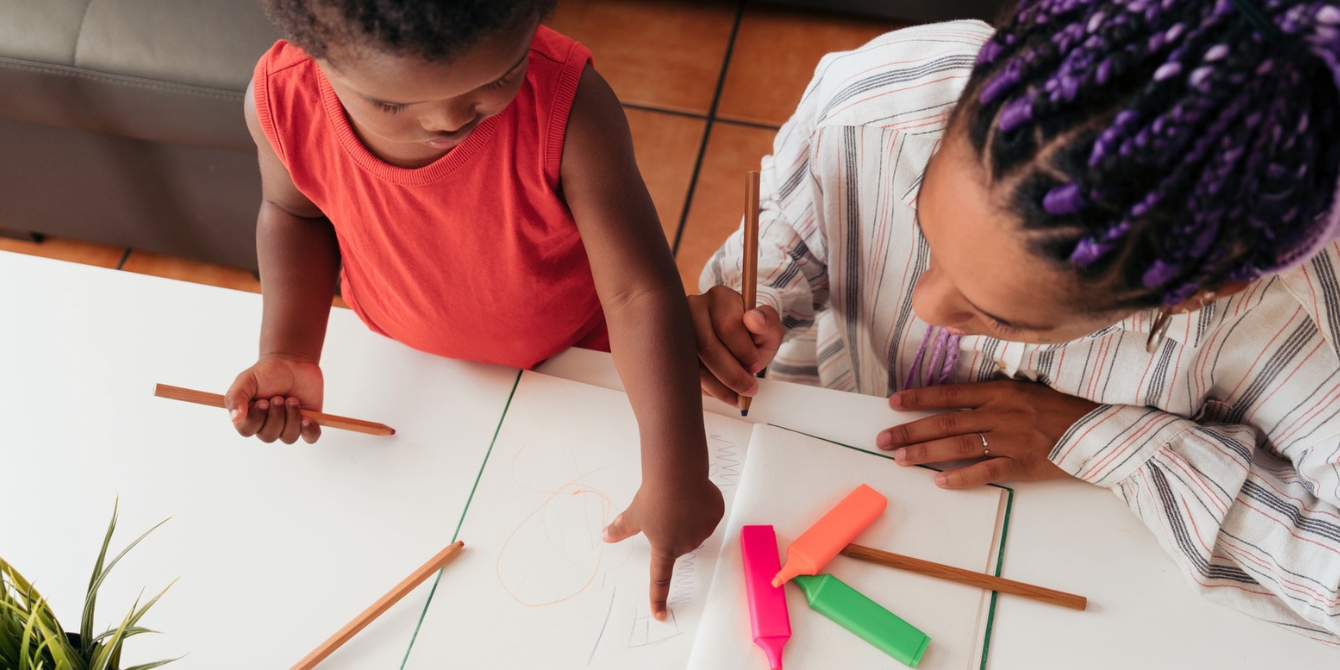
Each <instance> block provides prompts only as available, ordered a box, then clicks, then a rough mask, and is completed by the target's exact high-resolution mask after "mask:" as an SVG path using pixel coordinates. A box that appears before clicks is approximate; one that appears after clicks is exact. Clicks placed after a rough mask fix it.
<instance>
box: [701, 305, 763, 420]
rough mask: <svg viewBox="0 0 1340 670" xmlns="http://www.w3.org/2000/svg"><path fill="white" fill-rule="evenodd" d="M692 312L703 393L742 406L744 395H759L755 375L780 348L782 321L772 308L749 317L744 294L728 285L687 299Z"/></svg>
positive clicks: (761, 306) (751, 314) (750, 311)
mask: <svg viewBox="0 0 1340 670" xmlns="http://www.w3.org/2000/svg"><path fill="white" fill-rule="evenodd" d="M689 311H690V312H692V314H693V331H694V335H695V336H696V337H697V340H698V380H699V382H700V383H701V384H702V388H703V394H704V395H710V396H712V397H713V398H716V399H717V400H720V401H721V402H724V403H726V404H728V405H733V406H736V407H738V406H739V404H740V396H742V395H744V396H753V395H754V394H755V393H757V392H758V379H756V378H755V377H754V375H756V374H758V371H759V370H762V369H763V368H765V367H767V366H768V363H771V362H772V357H773V356H776V355H777V348H778V347H780V346H781V345H782V334H783V330H782V319H781V317H779V316H778V315H777V310H775V309H773V308H772V307H770V306H768V305H760V306H758V307H755V308H754V309H751V310H749V311H748V312H746V311H745V310H744V303H743V301H742V300H741V297H740V294H739V293H738V292H736V291H735V290H733V289H729V288H726V287H725V286H713V287H712V288H711V289H709V290H708V291H707V293H704V294H702V295H691V296H689Z"/></svg>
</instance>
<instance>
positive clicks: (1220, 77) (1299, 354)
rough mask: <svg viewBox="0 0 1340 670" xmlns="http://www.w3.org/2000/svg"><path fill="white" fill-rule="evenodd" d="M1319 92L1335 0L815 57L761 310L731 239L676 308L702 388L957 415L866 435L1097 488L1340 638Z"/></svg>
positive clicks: (778, 209)
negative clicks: (877, 401) (780, 383)
mask: <svg viewBox="0 0 1340 670" xmlns="http://www.w3.org/2000/svg"><path fill="white" fill-rule="evenodd" d="M1249 2H1254V3H1257V4H1256V5H1255V7H1254V10H1253V7H1252V6H1249V5H1246V4H1245V3H1249ZM1235 3H1236V6H1235ZM1244 8H1245V9H1244ZM1337 85H1340V8H1338V7H1337V5H1336V3H1335V0H1324V1H1322V2H1315V1H1312V0H1234V1H1233V2H1230V1H1229V0H1087V1H1085V0H1023V2H1021V3H1020V5H1019V6H1018V7H1017V8H1016V10H1015V14H1014V16H1013V18H1012V20H1011V21H1010V22H1008V23H1007V24H1006V25H1005V26H1004V27H1002V28H1001V29H1000V31H999V32H995V33H994V35H993V31H991V30H990V29H989V28H988V27H987V26H986V25H984V24H980V23H975V22H959V23H947V24H942V25H934V26H923V27H918V28H911V29H907V30H903V31H899V32H896V33H891V34H889V35H886V36H884V37H882V38H879V39H877V40H875V41H873V42H871V43H870V44H869V45H867V46H865V47H863V48H861V49H860V50H857V51H854V52H851V53H846V54H835V55H831V56H829V57H827V58H826V59H825V60H824V61H823V63H821V64H820V66H819V69H818V74H817V75H816V77H815V79H814V81H813V82H812V83H811V84H810V87H809V90H808V91H807V92H806V94H805V98H804V100H803V101H802V103H801V105H800V108H799V109H798V110H797V111H796V114H795V116H793V117H792V118H791V120H790V121H789V122H788V123H787V124H786V125H785V126H783V128H782V129H781V131H780V132H779V133H778V136H777V141H776V144H775V146H774V154H773V155H772V156H770V157H768V158H765V159H764V161H763V170H762V178H763V187H762V191H763V194H764V196H763V205H764V209H763V215H762V240H761V242H760V245H759V246H760V249H761V262H760V266H759V273H758V276H759V279H760V284H761V285H760V287H759V299H760V301H759V302H760V306H759V307H758V308H757V309H753V310H750V311H749V312H748V313H742V312H743V310H742V308H741V306H740V304H739V302H740V299H739V295H738V293H736V292H735V291H734V290H732V289H731V288H727V286H730V287H738V286H739V282H740V278H739V277H740V271H739V266H740V259H741V245H740V238H739V236H738V235H737V236H736V237H733V238H732V239H731V240H729V241H728V242H727V244H726V245H725V246H724V247H723V248H722V249H721V251H720V252H718V254H717V256H716V257H715V258H714V259H713V260H712V261H711V262H710V263H709V265H708V267H707V268H706V269H705V271H704V273H703V276H702V286H703V288H704V289H705V291H706V292H705V294H704V295H702V296H697V297H695V298H694V299H693V302H692V304H691V309H692V310H693V312H694V316H695V321H696V322H697V323H698V328H699V330H698V332H699V333H704V332H705V333H708V334H709V338H704V339H706V340H707V341H706V342H702V343H700V345H699V346H700V351H701V352H702V355H701V358H702V364H703V366H704V373H703V376H702V386H703V389H704V390H705V391H706V392H709V393H711V394H712V395H715V396H717V397H720V398H722V399H725V400H727V401H733V400H735V399H736V397H737V394H745V395H749V394H751V393H753V392H754V391H755V389H756V384H755V383H754V382H753V379H752V376H751V375H750V374H749V373H748V371H752V370H756V369H759V368H761V367H762V366H763V365H765V364H768V363H771V367H770V368H769V376H771V377H778V378H784V379H796V380H806V381H810V382H813V383H821V384H823V385H825V386H829V387H832V388H840V389H845V390H851V391H857V392H861V393H870V394H880V395H888V394H893V395H892V397H891V398H890V405H891V406H892V407H893V408H895V409H916V410H923V409H939V410H947V409H963V410H966V411H959V412H951V413H945V414H939V415H937V416H934V417H931V418H929V419H923V420H920V421H914V422H911V423H908V424H904V425H901V426H897V427H894V428H891V429H889V430H886V431H884V432H882V433H881V434H880V435H878V436H872V441H873V442H875V443H876V444H878V445H879V446H880V447H882V448H884V449H892V450H894V455H895V458H896V460H897V462H898V463H900V464H903V465H909V464H919V463H928V462H942V461H950V460H957V459H963V458H972V459H974V462H973V463H972V464H969V465H966V466H964V467H961V468H958V469H954V470H949V471H946V472H944V473H942V474H940V475H938V476H937V482H938V483H939V484H940V485H942V486H946V487H964V486H975V485H980V484H984V483H987V482H993V481H1000V480H1035V479H1045V478H1051V477H1061V476H1066V475H1070V476H1075V477H1078V478H1080V479H1083V480H1085V481H1088V482H1091V483H1094V484H1097V485H1101V486H1107V487H1110V488H1112V489H1113V490H1114V492H1115V493H1116V494H1117V495H1119V496H1120V497H1121V498H1122V499H1123V500H1124V501H1126V502H1127V503H1128V504H1129V505H1130V507H1131V509H1132V510H1133V511H1134V512H1135V514H1137V515H1138V516H1139V517H1140V518H1141V519H1142V520H1143V521H1144V522H1145V524H1146V525H1148V527H1149V528H1150V529H1151V530H1152V531H1153V532H1154V534H1155V535H1156V536H1157V538H1158V540H1159V542H1160V543H1161V544H1162V545H1163V547H1164V548H1165V549H1166V550H1167V551H1168V553H1169V554H1170V555H1171V556H1172V557H1173V558H1174V559H1175V560H1176V561H1177V562H1178V564H1179V565H1180V567H1181V569H1182V570H1183V571H1184V573H1185V574H1186V576H1187V577H1188V579H1189V581H1191V583H1192V584H1193V585H1194V586H1195V588H1197V589H1198V590H1199V591H1200V592H1202V593H1203V594H1205V595H1206V596H1207V597H1209V598H1212V599H1214V600H1216V601H1218V602H1221V603H1224V604H1227V605H1230V606H1232V607H1236V608H1239V609H1241V610H1244V611H1246V612H1248V613H1251V614H1253V615H1255V616H1258V617H1261V618H1264V619H1267V620H1270V621H1274V622H1278V623H1280V624H1282V625H1285V626H1287V627H1289V628H1290V629H1291V630H1295V631H1298V632H1301V633H1303V634H1305V635H1308V636H1311V637H1313V638H1315V639H1318V640H1322V641H1325V642H1328V643H1332V644H1335V643H1337V642H1340V412H1337V411H1336V409H1337V402H1340V281H1338V280H1337V274H1338V273H1340V245H1337V244H1335V243H1334V242H1333V240H1334V239H1335V237H1336V234H1337V227H1338V226H1340V207H1338V206H1337V196H1336V190H1337V183H1338V182H1340V117H1338V116H1337V115H1338V114H1340V93H1338V92H1337ZM711 334H714V335H715V338H716V341H713V340H711V339H710V336H711ZM783 340H785V342H783ZM779 347H780V349H779ZM722 352H728V353H724V354H723V353H722ZM731 354H733V355H731ZM774 354H775V358H774ZM991 380H1001V381H991ZM946 382H955V383H946ZM966 382H975V383H966Z"/></svg>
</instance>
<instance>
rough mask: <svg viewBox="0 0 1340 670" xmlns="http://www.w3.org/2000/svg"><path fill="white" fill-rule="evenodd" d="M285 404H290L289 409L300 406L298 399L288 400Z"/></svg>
mask: <svg viewBox="0 0 1340 670" xmlns="http://www.w3.org/2000/svg"><path fill="white" fill-rule="evenodd" d="M285 402H287V403H288V406H289V407H297V406H298V399H297V398H289V399H288V400H287V401H285Z"/></svg>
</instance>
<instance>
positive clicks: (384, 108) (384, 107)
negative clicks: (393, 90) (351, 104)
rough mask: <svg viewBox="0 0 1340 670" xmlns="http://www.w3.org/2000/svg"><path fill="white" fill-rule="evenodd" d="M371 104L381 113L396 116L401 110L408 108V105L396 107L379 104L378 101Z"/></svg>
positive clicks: (388, 104)
mask: <svg viewBox="0 0 1340 670" xmlns="http://www.w3.org/2000/svg"><path fill="white" fill-rule="evenodd" d="M372 104H374V105H376V106H377V109H380V110H382V111H383V112H386V113H387V114H396V113H398V112H400V111H401V110H403V109H405V108H406V107H409V105H396V104H392V103H389V102H380V101H373V103H372Z"/></svg>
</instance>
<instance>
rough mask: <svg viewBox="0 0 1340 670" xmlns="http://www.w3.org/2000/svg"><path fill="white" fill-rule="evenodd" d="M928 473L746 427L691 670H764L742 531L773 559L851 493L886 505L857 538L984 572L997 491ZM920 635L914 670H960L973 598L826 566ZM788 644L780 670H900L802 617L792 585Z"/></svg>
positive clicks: (976, 625)
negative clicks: (876, 496) (765, 535)
mask: <svg viewBox="0 0 1340 670" xmlns="http://www.w3.org/2000/svg"><path fill="white" fill-rule="evenodd" d="M934 475H935V473H934V472H932V471H930V470H926V469H923V468H905V467H901V466H899V465H897V464H895V463H894V462H893V461H892V460H889V459H887V458H884V457H881V456H878V455H875V454H871V453H867V452H863V451H860V450H856V449H852V448H850V447H844V446H842V445H838V444H834V443H832V442H826V441H823V440H819V439H816V438H812V437H809V436H807V435H804V434H801V433H796V432H792V431H789V430H785V429H782V428H777V427H774V426H756V427H755V428H754V433H753V438H752V439H751V441H750V444H749V458H748V460H747V461H746V462H745V468H744V476H743V477H742V478H741V480H740V490H739V491H738V492H737V493H736V496H735V505H734V508H733V509H732V511H731V515H730V520H729V522H728V524H727V528H726V540H725V543H724V546H723V547H722V551H721V556H720V557H719V558H718V562H717V571H716V576H715V577H714V578H713V580H712V591H711V594H710V595H709V596H708V606H707V611H706V612H704V614H703V620H702V624H701V625H700V626H699V629H698V639H697V642H696V643H695V645H694V649H693V655H692V658H691V660H690V663H689V668H691V669H692V670H752V669H757V670H767V667H768V665H767V661H766V659H765V657H764V656H763V652H762V650H760V649H759V648H758V647H757V646H756V645H755V644H754V642H753V635H752V634H751V632H750V622H749V608H748V602H747V600H746V597H745V589H744V573H743V569H742V566H741V559H740V542H739V538H740V528H741V527H742V526H746V525H753V524H770V525H772V526H773V527H774V528H775V529H776V531H777V544H778V553H779V555H780V557H781V558H782V560H783V562H785V556H786V547H787V545H788V544H789V543H790V542H791V541H793V540H795V539H796V538H797V537H799V536H800V534H801V533H803V532H804V531H805V530H806V529H807V528H809V527H810V525H811V524H813V523H814V522H815V521H817V520H818V519H819V518H820V517H821V516H823V514H824V513H825V512H827V511H828V510H829V509H830V508H832V507H833V506H834V505H836V504H837V503H838V501H840V500H841V499H842V498H843V497H844V496H846V495H847V494H848V493H850V492H851V490H852V489H854V488H856V487H857V486H858V485H860V484H868V485H869V486H871V487H872V488H874V489H875V490H876V491H879V492H880V493H882V494H883V495H884V496H886V497H887V498H888V499H889V505H888V508H887V509H886V510H885V512H884V514H883V515H881V516H880V518H879V519H878V520H877V521H876V522H875V523H874V524H873V525H872V526H871V527H870V528H868V529H867V530H866V531H865V532H864V533H862V534H861V535H860V537H858V538H857V539H856V543H857V544H863V545H867V546H871V547H875V548H878V549H883V550H886V551H892V552H894V553H899V554H904V555H908V556H914V557H917V558H923V559H926V560H930V561H935V562H938V563H945V564H948V565H953V566H956V567H960V568H965V569H968V570H973V571H977V572H983V571H985V570H986V569H987V567H988V565H989V564H990V561H991V560H992V554H993V553H995V547H994V546H993V544H992V540H993V538H995V531H996V523H997V519H998V512H999V510H1000V507H1001V505H1002V494H1003V493H1004V492H1005V491H1004V490H1003V489H998V488H991V487H982V488H977V489H969V490H965V491H946V490H943V489H940V488H938V487H936V486H935V483H934V481H933V477H934ZM825 572H828V573H831V574H833V575H834V576H836V577H838V578H839V579H841V580H842V581H844V582H846V583H847V584H849V585H851V587H852V588H854V589H856V590H857V591H860V592H861V593H863V594H865V595H866V596H868V597H870V599H872V600H874V601H875V602H877V603H879V604H881V605H883V606H884V607H885V608H886V609H888V610H889V611H891V612H893V613H894V614H896V615H898V616H899V617H901V618H902V619H904V620H905V621H907V622H908V623H910V624H912V625H914V626H916V627H917V628H919V629H921V630H922V632H924V633H926V634H927V635H929V636H930V638H931V642H930V646H929V647H928V648H927V650H926V653H925V655H924V656H923V657H922V660H921V663H920V664H919V665H918V666H917V667H918V670H941V669H947V668H952V669H953V670H967V669H968V668H976V667H977V666H978V664H979V663H980V662H981V659H980V656H979V657H977V658H973V654H974V652H975V650H976V649H977V646H978V640H979V638H980V637H982V635H983V634H984V633H985V630H984V629H985V621H986V608H985V607H984V606H983V605H984V603H988V602H989V600H985V599H984V598H983V591H982V590H981V589H978V588H974V587H970V586H964V585H962V584H956V583H952V582H947V581H942V580H938V579H932V578H930V577H924V576H922V575H918V574H913V573H910V572H904V571H901V570H894V569H891V568H886V567H883V566H879V565H873V564H870V563H863V562H860V561H856V560H854V559H850V558H847V557H845V556H838V557H837V558H835V559H833V561H832V562H831V563H829V564H828V566H827V567H826V568H825ZM786 597H787V607H788V608H789V610H790V616H791V640H790V642H788V643H787V645H786V649H785V652H784V656H783V660H784V661H785V665H786V667H787V668H788V670H806V669H813V670H831V669H832V668H862V669H866V668H903V667H905V666H903V665H902V664H901V663H899V662H898V661H896V660H894V659H893V658H891V657H889V656H887V655H885V654H884V653H883V652H881V651H879V650H878V649H876V648H874V647H873V646H871V645H869V644H867V643H865V642H864V641H862V640H861V639H860V638H857V637H856V636H854V635H852V634H851V633H849V632H847V631H846V630H844V629H842V628H840V627H839V626H838V625H837V624H835V623H833V622H832V621H829V620H828V619H826V618H824V617H823V616H822V615H820V614H818V613H817V612H814V611H811V610H810V609H809V606H808V604H806V602H805V598H804V595H803V594H802V593H801V591H800V589H799V588H798V587H796V586H795V585H794V584H791V585H788V586H787V587H786Z"/></svg>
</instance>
